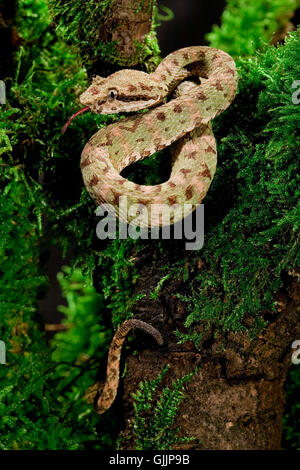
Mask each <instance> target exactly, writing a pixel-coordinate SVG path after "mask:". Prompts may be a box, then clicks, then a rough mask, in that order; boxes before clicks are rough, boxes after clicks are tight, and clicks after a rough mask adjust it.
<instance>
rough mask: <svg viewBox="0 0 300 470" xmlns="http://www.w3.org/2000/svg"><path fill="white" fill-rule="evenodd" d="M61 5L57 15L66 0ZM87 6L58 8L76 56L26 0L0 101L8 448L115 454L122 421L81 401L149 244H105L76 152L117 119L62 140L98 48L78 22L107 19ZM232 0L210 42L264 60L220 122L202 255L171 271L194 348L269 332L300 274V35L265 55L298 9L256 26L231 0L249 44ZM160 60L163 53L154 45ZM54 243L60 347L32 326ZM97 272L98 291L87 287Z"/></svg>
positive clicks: (32, 0) (81, 123) (251, 61)
mask: <svg viewBox="0 0 300 470" xmlns="http://www.w3.org/2000/svg"><path fill="white" fill-rule="evenodd" d="M55 3H56V5H57V8H63V5H66V4H67V2H55ZM76 3H78V2H68V4H70V5H69V6H70V8H68V9H67V8H66V9H65V10H64V12H63V11H62V10H61V12H60V13H61V14H60V19H59V29H58V32H59V31H60V30H61V32H62V33H63V35H64V36H65V37H67V38H68V39H69V40H70V41H71V42H72V43H73V44H74V46H75V47H76V46H77V47H78V46H80V50H81V54H82V60H79V59H78V56H77V54H76V53H75V52H74V50H73V49H72V48H70V46H69V45H67V44H66V43H65V42H64V40H63V39H61V38H60V36H58V35H57V33H56V32H55V29H54V26H53V24H52V19H51V17H50V15H49V12H48V9H47V4H46V1H44V0H43V1H38V0H19V2H18V17H17V27H18V33H19V34H20V35H21V36H22V37H23V38H24V42H23V45H22V47H21V48H19V50H18V52H17V53H16V55H15V70H16V71H15V75H14V76H13V77H10V78H9V77H8V78H7V80H6V85H7V104H6V105H5V106H0V145H1V147H0V157H1V180H0V185H1V192H2V196H1V200H0V212H1V245H0V246H1V268H0V269H1V275H2V276H1V281H0V282H1V297H0V300H1V301H0V309H1V310H0V312H1V317H0V339H1V340H4V341H5V342H6V344H7V345H8V353H7V360H8V362H7V365H6V366H0V378H1V390H0V410H1V422H0V430H1V439H0V448H2V449H11V448H16V449H46V448H47V449H58V448H59V449H76V448H83V447H93V448H104V447H107V446H114V433H115V430H114V429H113V426H110V424H111V422H112V421H113V418H112V415H111V414H110V415H108V416H104V417H103V418H99V417H98V416H96V415H94V414H93V413H92V411H91V408H90V406H88V405H87V404H86V403H85V401H84V400H83V395H84V393H85V391H86V388H87V387H88V386H89V385H90V384H91V383H92V381H93V379H94V377H95V365H96V364H97V363H98V362H99V359H101V358H102V357H103V354H104V351H105V350H106V347H107V345H108V342H109V339H110V337H111V331H110V317H111V316H112V319H113V324H114V326H116V325H117V324H119V323H120V322H121V321H122V320H123V319H125V318H128V317H130V316H131V315H132V313H133V308H134V307H133V303H134V301H135V300H136V298H133V297H132V291H133V287H134V283H135V281H136V278H137V276H138V272H137V270H136V268H134V266H133V259H134V257H135V256H136V255H137V253H142V252H143V249H144V248H145V245H146V244H147V243H146V242H142V241H136V242H135V241H132V240H126V241H118V240H116V241H109V242H100V241H99V240H97V239H96V237H95V235H94V228H95V227H96V224H97V217H96V216H95V208H94V205H93V202H92V201H91V200H90V198H89V197H88V195H87V192H86V190H85V188H84V187H83V183H82V178H81V174H80V169H79V154H80V149H81V148H82V147H83V145H84V143H85V142H86V141H87V140H88V138H89V137H90V136H91V135H92V134H93V133H94V132H95V131H96V129H98V128H99V127H101V126H103V125H106V124H107V123H109V122H112V121H113V120H114V119H116V117H113V116H109V117H101V116H94V115H92V114H85V115H82V116H81V117H79V118H78V119H77V120H76V121H74V122H73V123H72V126H70V128H69V129H68V132H67V134H66V135H65V137H64V138H63V139H62V138H61V135H60V128H61V126H62V124H63V123H64V122H65V121H66V119H67V117H69V116H70V115H71V114H72V113H73V112H74V111H76V110H77V108H78V102H77V101H76V100H77V97H78V95H79V94H80V92H81V91H82V90H83V89H84V88H85V87H86V86H87V83H88V79H87V74H86V71H85V69H84V68H83V67H82V65H81V64H82V63H84V60H85V59H87V60H91V52H90V50H89V46H88V45H87V48H86V49H85V48H84V44H86V42H84V38H82V36H81V34H84V31H85V29H84V28H83V29H80V28H79V26H78V24H79V23H76V22H77V21H78V20H79V19H80V24H81V25H82V24H84V25H85V28H87V30H88V29H89V28H90V27H93V25H92V26H90V24H89V22H90V21H92V22H93V21H95V20H97V18H98V17H97V15H98V16H99V15H100V16H101V14H102V13H101V11H102V10H101V8H104V6H105V5H106V6H107V8H108V4H109V2H97V3H99V9H96V10H94V11H93V15H92V16H89V17H88V15H87V13H88V9H87V10H86V11H84V10H83V9H81V10H80V12H79V13H78V15H79V16H80V18H79V17H78V18H77V16H76V11H75V10H76V8H75V4H76ZM91 3H93V2H91ZM228 3H229V7H228V9H227V10H226V11H227V13H225V14H224V22H223V24H224V25H225V26H224V27H223V29H221V30H219V31H217V30H216V29H215V30H214V33H213V35H212V36H211V37H210V39H211V41H212V42H211V44H212V45H213V46H215V47H222V48H223V49H225V50H227V51H228V52H231V53H232V54H233V55H235V54H239V53H241V52H242V53H245V54H247V55H252V56H253V57H251V58H247V59H239V74H240V85H239V93H238V96H237V98H236V100H235V102H234V104H233V105H232V106H231V107H230V109H229V110H228V111H227V112H226V113H223V114H222V115H221V116H220V117H219V118H218V119H216V120H215V122H214V130H215V134H216V138H217V141H218V152H219V165H218V171H217V174H216V177H215V179H214V182H213V185H212V188H211V190H210V193H209V195H208V197H207V198H206V201H205V211H206V229H205V232H206V238H205V246H204V248H203V250H202V251H201V252H200V253H198V254H199V256H197V260H196V259H195V255H194V253H190V254H188V253H187V252H184V251H177V253H176V259H174V261H173V262H171V263H170V262H168V263H167V264H166V265H165V266H164V269H163V270H162V272H161V278H162V279H167V281H166V282H169V280H172V278H173V277H175V276H178V272H179V271H180V272H181V271H182V272H183V273H184V279H185V280H186V281H187V285H188V289H184V298H185V300H186V302H187V307H188V309H189V315H188V317H187V321H186V332H185V333H184V334H182V333H181V339H182V340H183V339H192V340H194V342H195V343H196V344H197V342H198V340H199V335H198V327H199V325H201V324H204V325H207V326H209V324H210V323H214V324H215V325H216V327H217V328H220V329H225V330H232V329H233V330H235V331H236V330H239V329H245V328H248V326H249V324H251V329H250V334H255V333H256V331H257V330H258V329H259V328H262V327H263V325H264V318H263V317H262V316H261V313H262V312H264V311H267V310H271V309H274V308H275V303H274V293H275V292H276V291H277V290H278V288H279V287H280V286H281V284H282V276H283V275H284V274H285V273H286V272H287V271H288V270H289V269H292V268H293V267H294V266H295V265H296V264H297V252H296V249H297V234H298V229H299V227H298V221H299V203H298V201H297V199H299V198H298V194H297V178H299V176H298V175H299V168H298V162H297V159H296V158H295V156H296V155H297V154H298V153H299V141H297V139H296V131H297V126H299V118H300V111H299V109H300V108H299V105H298V106H297V105H295V104H293V103H292V100H291V97H292V93H293V91H294V89H292V83H293V81H294V80H296V79H298V78H299V66H298V65H297V63H298V58H299V53H300V44H299V43H300V41H299V34H298V33H294V34H293V35H291V36H290V38H289V39H288V40H287V42H286V44H285V45H283V46H280V47H278V48H275V47H266V48H265V49H266V50H265V51H264V52H263V53H257V52H256V49H257V48H258V47H260V46H261V45H262V44H264V43H265V41H267V40H268V39H269V38H270V33H271V30H272V29H274V28H275V27H276V24H277V23H276V22H277V17H278V12H280V11H281V8H283V9H284V11H286V6H287V5H288V7H290V6H291V8H294V5H295V2H293V1H292V0H285V1H283V0H282V1H281V2H279V1H277V2H275V3H274V2H273V3H272V4H273V6H274V8H273V7H272V8H271V7H270V8H269V12H270V14H269V16H268V25H267V27H266V28H265V26H264V22H263V21H260V23H259V24H260V27H259V28H258V27H257V24H256V22H253V21H252V22H251V18H261V15H260V12H261V11H264V10H262V9H261V5H262V2H252V4H253V5H254V6H253V7H252V9H254V10H253V11H252V12H251V15H248V13H247V12H248V6H246V5H244V3H241V2H235V3H236V4H237V6H238V8H239V15H240V16H241V15H242V16H243V15H245V17H247V18H248V19H247V24H248V30H247V31H248V33H247V36H246V38H245V41H244V42H243V41H242V40H241V41H240V40H239V39H240V29H239V27H240V26H239V24H240V23H236V22H234V18H236V11H235V10H234V9H233V10H232V5H233V2H228ZM267 3H268V4H269V2H267ZM100 5H101V7H100ZM264 6H265V5H264ZM71 7H72V8H71ZM275 7H276V8H275ZM100 10H101V11H100ZM70 15H71V16H70ZM82 15H83V16H84V18H85V19H84V18H82ZM245 21H246V20H245ZM76 24H77V26H78V27H77V28H76V27H75V28H74V25H75V26H76ZM71 25H72V28H71ZM226 25H229V26H230V28H229V26H226ZM70 28H71V29H70ZM226 28H227V29H226ZM228 30H229V31H230V35H229V32H228ZM226 31H227V32H226ZM234 31H235V33H234ZM231 33H232V35H233V36H232V35H231ZM227 35H228V37H229V38H230V39H229V41H230V47H231V49H230V48H228V47H227V44H228V42H227V43H226V41H225V39H224V37H225V36H226V37H227ZM250 36H251V38H252V39H251V40H250V39H249V37H250ZM243 44H245V45H244V46H243V48H242V49H241V47H242V45H243ZM98 46H99V48H100V49H99V50H98ZM101 47H102V46H101V45H99V44H97V45H96V48H94V47H93V54H94V52H95V53H96V52H97V53H101V54H103V55H104V56H105V57H106V58H111V56H110V55H109V51H107V49H105V50H104V49H101ZM151 51H152V52H151V53H152V54H153V51H154V54H153V57H154V59H155V58H157V52H158V51H157V49H155V48H152V49H151ZM106 54H108V56H107V55H106ZM144 165H146V168H147V172H148V174H149V173H150V171H149V169H152V171H151V173H155V174H159V173H160V172H161V170H160V167H159V165H158V164H157V162H155V160H154V159H153V160H152V162H150V163H149V162H147V161H145V163H144ZM163 171H165V170H163ZM67 183H68V185H67V186H66V184H67ZM52 243H58V244H59V245H60V246H62V247H63V248H64V250H69V249H70V248H72V261H71V264H72V267H73V268H74V269H75V271H74V272H73V274H72V275H70V277H69V280H67V278H66V274H65V275H62V276H61V283H62V287H63V289H64V291H65V293H66V297H67V300H68V307H67V309H66V310H64V313H65V314H66V316H67V323H68V325H69V327H70V328H69V330H68V331H67V332H66V333H61V334H59V335H57V337H56V339H55V340H54V342H53V346H56V347H57V349H56V352H55V353H52V349H51V348H50V347H49V345H48V344H47V343H46V342H45V339H44V336H43V333H42V325H41V324H40V320H39V317H38V316H37V298H38V297H39V296H41V295H42V294H43V292H44V290H45V288H46V280H45V278H44V277H43V272H42V267H41V266H40V262H39V252H40V250H41V249H43V247H44V246H47V245H49V244H52ZM152 243H153V246H155V248H154V251H155V252H156V255H157V257H158V258H159V256H160V253H163V252H164V251H165V252H168V250H171V249H172V250H173V249H174V248H170V247H169V245H168V243H167V242H159V241H158V242H156V241H152ZM178 248H179V249H181V248H182V247H181V245H178ZM199 257H201V261H202V263H203V268H202V269H201V272H199V274H198V275H193V276H192V277H191V278H188V277H187V275H186V266H189V270H190V272H194V273H195V272H196V271H197V270H196V269H194V268H195V266H196V263H198V262H199ZM298 263H299V261H298ZM79 266H80V271H78V270H77V269H76V268H78V267H79ZM201 266H202V265H201ZM165 276H167V278H165ZM92 278H93V280H94V284H95V286H96V288H97V291H98V292H101V294H97V292H96V291H95V290H94V288H93V287H92V286H91V280H92ZM188 290H189V292H188ZM154 295H156V294H155V292H154ZM75 306H76V307H75ZM75 309H76V315H75ZM245 318H246V319H247V323H246V322H245ZM249 318H250V319H252V321H250V322H249V321H248V319H249ZM83 325H84V328H83ZM104 328H105V331H106V332H107V335H106V336H105V339H104V337H103V331H104ZM294 375H297V371H295V374H294ZM297 377H298V376H297ZM297 381H298V382H299V377H298V378H297ZM298 382H297V383H298ZM295 383H296V381H295ZM286 423H288V424H287V426H288V437H287V438H286V442H287V445H289V446H291V447H296V446H297V445H299V444H297V442H299V437H297V436H299V433H298V434H295V437H293V430H292V428H291V424H290V423H291V420H289V419H288V418H286ZM103 430H104V431H103ZM297 432H298V431H297ZM297 439H298V441H297Z"/></svg>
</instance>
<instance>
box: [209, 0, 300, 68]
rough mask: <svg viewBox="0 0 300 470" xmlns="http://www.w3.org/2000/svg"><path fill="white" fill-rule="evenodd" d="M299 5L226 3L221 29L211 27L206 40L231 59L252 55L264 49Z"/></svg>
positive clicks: (266, 0) (283, 0)
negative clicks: (231, 57)
mask: <svg viewBox="0 0 300 470" xmlns="http://www.w3.org/2000/svg"><path fill="white" fill-rule="evenodd" d="M299 6H300V2H299V0H260V1H252V2H249V1H247V0H227V6H226V8H225V10H224V12H223V14H222V18H221V26H216V25H215V26H214V27H213V29H212V31H211V32H210V33H208V34H207V35H206V38H207V40H208V41H209V43H210V45H211V46H212V47H216V48H218V49H222V50H224V51H226V52H228V54H230V55H232V56H233V57H234V58H237V59H238V57H239V56H241V55H242V56H243V55H254V54H255V53H256V52H257V51H258V50H259V49H262V48H264V49H265V48H266V47H267V45H268V44H269V42H270V40H271V39H272V37H273V35H274V34H275V33H276V32H277V31H278V30H279V29H280V27H282V26H284V25H285V23H286V22H287V21H288V20H289V19H290V17H291V16H292V15H293V12H294V11H295V10H296V9H297V8H298V7H299Z"/></svg>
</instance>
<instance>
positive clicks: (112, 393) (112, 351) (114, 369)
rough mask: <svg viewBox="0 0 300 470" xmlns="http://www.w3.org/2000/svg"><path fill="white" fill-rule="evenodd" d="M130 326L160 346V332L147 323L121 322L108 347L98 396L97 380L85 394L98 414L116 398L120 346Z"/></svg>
mask: <svg viewBox="0 0 300 470" xmlns="http://www.w3.org/2000/svg"><path fill="white" fill-rule="evenodd" d="M132 328H138V329H140V330H143V331H144V332H146V333H148V334H149V335H151V336H152V337H153V338H154V339H155V340H156V342H157V343H158V344H159V345H160V346H161V345H162V344H163V338H162V336H161V334H160V332H159V331H158V330H157V329H156V328H154V327H153V326H151V325H149V323H146V322H144V321H142V320H137V319H135V318H132V319H130V320H125V321H124V322H123V323H122V324H121V326H120V327H119V328H118V329H117V331H116V333H115V335H114V337H113V339H112V341H111V344H110V347H109V351H108V359H107V370H106V380H105V383H104V386H103V388H102V393H101V395H100V397H99V398H98V399H97V396H98V392H99V389H100V388H101V387H100V385H99V383H98V382H97V383H96V384H94V385H92V387H90V388H89V390H88V391H87V393H86V395H85V396H86V399H87V401H88V402H89V403H93V404H94V408H95V411H96V412H97V413H98V414H103V413H104V412H105V411H106V410H108V409H109V408H110V407H111V405H112V404H113V402H114V400H115V398H116V395H117V391H118V386H119V375H120V359H121V351H122V346H123V343H124V341H125V339H126V336H127V334H128V332H129V331H130V330H131V329H132ZM95 398H96V400H95Z"/></svg>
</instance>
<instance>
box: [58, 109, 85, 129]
mask: <svg viewBox="0 0 300 470" xmlns="http://www.w3.org/2000/svg"><path fill="white" fill-rule="evenodd" d="M89 109H90V108H89V107H88V106H85V107H84V108H81V109H79V111H76V113H74V114H73V115H72V116H71V117H70V119H68V121H67V122H66V124H65V125H64V127H63V128H62V130H61V133H62V135H64V133H65V132H66V130H67V128H68V127H69V124H71V122H72V121H73V119H74V118H76V116H79V114H82V113H85V112H86V111H88V110H89Z"/></svg>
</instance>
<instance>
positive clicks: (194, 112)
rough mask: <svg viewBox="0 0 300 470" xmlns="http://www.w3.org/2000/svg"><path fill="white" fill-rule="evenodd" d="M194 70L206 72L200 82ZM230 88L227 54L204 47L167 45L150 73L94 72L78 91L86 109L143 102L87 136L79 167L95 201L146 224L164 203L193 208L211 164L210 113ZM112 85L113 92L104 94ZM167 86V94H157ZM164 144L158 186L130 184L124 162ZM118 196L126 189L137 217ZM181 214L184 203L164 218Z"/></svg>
mask: <svg viewBox="0 0 300 470" xmlns="http://www.w3.org/2000/svg"><path fill="white" fill-rule="evenodd" d="M199 77H200V79H201V77H204V78H205V80H203V81H202V82H201V83H199ZM192 78H193V80H191V79H192ZM236 88H237V73H236V68H235V63H234V61H233V59H232V58H231V57H230V56H229V55H228V54H226V53H225V52H223V51H220V50H217V49H214V48H210V47H197V46H195V47H187V48H185V49H181V50H179V51H176V52H173V53H172V54H170V55H169V56H167V57H166V58H165V59H164V60H162V62H161V63H160V65H159V66H158V67H157V69H156V71H155V72H154V73H152V74H146V73H144V72H140V71H136V70H122V71H119V72H116V73H114V74H112V75H110V76H109V77H107V78H101V77H96V78H95V79H94V81H93V83H92V85H91V86H90V88H89V89H88V90H87V91H86V92H85V93H83V94H82V95H81V97H80V100H81V102H82V103H83V104H84V105H86V106H88V107H89V108H90V109H91V111H93V112H96V113H103V114H106V113H115V112H124V111H125V112H126V111H128V112H133V111H138V110H140V109H144V108H149V110H148V111H147V112H146V113H143V114H137V115H131V116H129V117H127V118H125V119H123V120H121V121H119V122H117V123H113V124H111V125H109V126H107V127H106V128H103V129H100V130H99V131H98V132H97V133H96V134H95V135H94V136H93V137H92V138H91V139H90V140H89V142H88V143H87V144H86V146H85V148H84V150H83V152H82V156H81V170H82V174H83V179H84V182H85V185H86V187H87V189H88V191H89V193H90V195H91V196H92V198H93V199H94V200H95V201H96V203H97V204H101V203H103V202H105V203H109V204H111V205H112V206H113V208H114V210H115V213H116V214H117V215H118V216H119V217H120V218H122V219H123V220H126V221H127V222H130V223H132V224H139V225H141V226H148V227H152V226H157V225H161V223H162V222H161V221H162V217H161V213H162V211H163V210H164V207H165V206H166V205H167V206H172V207H175V206H178V205H179V206H180V207H182V206H183V205H184V204H185V203H188V204H190V206H191V210H194V209H195V207H196V205H197V204H199V203H201V201H202V200H203V198H204V197H205V195H206V193H207V191H208V189H209V186H210V184H211V181H212V179H213V176H214V173H215V170H216V161H217V150H216V142H215V138H214V135H213V133H212V128H211V123H210V121H211V120H212V119H213V118H214V117H215V116H217V115H219V114H220V113H221V112H222V111H224V110H225V109H226V108H227V107H228V106H229V105H230V103H231V102H232V100H233V99H234V96H235V93H236ZM111 90H114V98H111V96H110V95H109V93H110V91H111ZM172 92H174V95H173V99H171V100H169V101H168V102H163V101H164V99H165V98H166V97H167V96H168V95H169V94H170V93H172ZM151 108H153V109H151ZM168 146H170V149H171V153H172V157H173V158H172V162H173V163H172V170H171V175H170V178H169V180H168V181H166V182H164V183H162V184H160V185H157V186H146V185H136V184H135V183H133V182H131V181H128V180H126V179H125V178H123V177H122V176H121V175H120V172H121V171H122V170H123V169H124V168H125V167H126V166H128V165H130V164H131V163H134V162H136V161H138V160H140V159H143V158H146V157H149V156H150V155H152V154H153V153H155V152H157V151H159V150H162V149H164V148H165V147H168ZM121 196H126V197H127V206H126V207H127V211H128V208H129V207H130V206H132V205H134V204H136V205H137V208H138V209H139V212H140V215H139V217H138V218H136V217H133V216H131V217H130V216H129V215H128V213H127V212H126V209H124V210H123V209H122V207H121V208H120V209H119V204H120V201H121ZM141 201H143V204H144V207H142V206H141ZM133 213H134V211H133ZM136 213H137V212H136ZM183 214H184V212H183V210H182V211H181V212H180V211H177V212H176V216H175V217H174V218H173V220H172V221H170V223H174V222H177V221H178V220H180V219H181V218H182V217H183Z"/></svg>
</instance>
